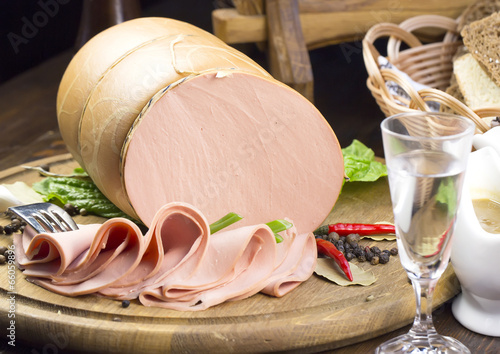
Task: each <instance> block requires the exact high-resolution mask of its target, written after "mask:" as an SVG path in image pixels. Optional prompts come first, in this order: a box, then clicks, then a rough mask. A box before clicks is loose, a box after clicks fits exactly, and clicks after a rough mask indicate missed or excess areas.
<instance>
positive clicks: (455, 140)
mask: <svg viewBox="0 0 500 354" xmlns="http://www.w3.org/2000/svg"><path fill="white" fill-rule="evenodd" d="M381 128H382V138H383V145H384V153H385V159H386V164H387V169H388V174H389V187H390V193H391V200H392V207H393V212H394V220H395V225H396V238H397V244H398V249H399V255H400V261H401V265H402V266H403V268H404V269H405V270H406V272H407V274H408V277H409V278H410V280H411V282H412V284H413V288H414V290H415V296H416V302H417V306H416V315H415V319H414V322H413V326H412V328H411V329H410V331H409V332H408V333H407V334H404V335H401V336H398V337H396V338H393V339H391V340H389V341H387V342H385V343H383V344H381V345H380V346H379V347H378V348H377V350H376V353H470V351H469V350H468V349H467V347H465V346H464V345H463V344H462V343H460V342H459V341H457V340H456V339H453V338H450V337H445V336H441V335H439V334H438V333H437V332H436V330H435V328H434V324H433V322H432V294H433V291H434V289H435V286H436V283H437V282H438V280H439V277H440V276H441V275H442V274H443V272H444V270H445V269H446V267H447V265H448V261H449V258H450V252H451V239H452V235H453V230H454V226H455V219H456V213H457V209H458V205H459V201H460V195H461V190H462V184H463V177H464V174H465V168H466V164H467V159H468V156H469V153H470V152H471V148H472V136H473V134H474V130H475V125H474V123H473V122H472V121H471V120H469V119H467V118H464V117H460V116H456V115H452V114H446V113H428V112H411V113H401V114H397V115H394V116H392V117H389V118H386V119H385V120H384V121H383V122H382V124H381Z"/></svg>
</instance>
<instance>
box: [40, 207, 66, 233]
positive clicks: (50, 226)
mask: <svg viewBox="0 0 500 354" xmlns="http://www.w3.org/2000/svg"><path fill="white" fill-rule="evenodd" d="M47 216H48V215H47V213H46V212H44V211H43V210H38V211H36V212H33V218H34V219H35V220H36V221H37V222H38V223H39V224H40V225H41V226H42V227H43V228H44V229H45V231H48V232H60V231H61V230H58V229H57V227H56V226H57V224H56V223H54V222H51V218H50V216H49V217H48V218H47Z"/></svg>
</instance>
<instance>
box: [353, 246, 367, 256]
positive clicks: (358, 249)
mask: <svg viewBox="0 0 500 354" xmlns="http://www.w3.org/2000/svg"><path fill="white" fill-rule="evenodd" d="M354 254H355V255H356V257H358V258H359V257H365V250H364V249H362V248H361V247H356V248H355V249H354Z"/></svg>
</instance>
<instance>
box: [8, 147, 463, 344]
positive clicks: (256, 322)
mask: <svg viewBox="0 0 500 354" xmlns="http://www.w3.org/2000/svg"><path fill="white" fill-rule="evenodd" d="M45 163H49V164H50V165H51V172H61V173H70V172H71V171H72V170H73V168H74V167H76V166H77V165H76V163H75V162H74V161H73V160H72V159H71V157H70V156H69V155H61V156H56V157H55V158H49V159H44V160H40V161H36V162H33V163H31V164H30V165H31V166H39V165H41V164H45ZM326 173H327V172H326ZM41 178H42V177H40V176H39V174H38V173H37V172H35V171H32V170H25V169H23V168H21V167H15V168H12V169H9V170H6V171H3V172H0V183H12V182H15V181H24V182H26V183H28V184H29V185H30V184H31V183H32V182H34V181H37V180H40V179H41ZM304 197H305V198H306V197H307V196H304ZM103 220H104V219H100V218H97V217H82V216H78V217H77V222H78V223H91V222H102V221H103ZM392 220H393V216H392V209H391V204H390V197H389V190H388V183H387V179H386V178H383V179H380V180H379V181H377V182H373V183H361V182H359V183H348V184H346V185H345V187H344V189H343V191H342V194H341V196H340V198H339V200H338V202H337V204H336V205H335V208H334V209H333V211H332V212H331V214H330V216H329V217H328V219H327V220H326V222H328V223H331V222H360V223H374V222H379V221H392ZM0 222H1V223H2V224H7V223H8V220H7V219H5V218H4V219H2V220H0ZM0 240H1V242H0V244H1V245H8V244H10V243H11V240H12V237H11V236H3V235H2V236H0ZM362 242H365V243H367V244H368V243H369V242H370V241H362ZM371 242H372V243H376V244H377V246H379V247H380V248H381V249H390V248H392V247H394V246H395V242H393V241H382V242H374V241H371ZM358 265H360V266H361V267H362V268H364V269H370V270H372V271H373V272H374V274H375V275H376V277H377V281H376V282H375V283H374V284H373V285H371V286H367V287H363V286H358V285H356V286H349V287H340V286H337V285H335V284H333V283H331V282H329V281H327V280H325V279H323V278H321V277H319V276H317V275H313V276H312V277H311V278H310V279H309V280H307V281H306V282H305V283H303V284H302V285H300V286H299V287H298V288H297V289H295V290H294V291H292V292H291V293H289V294H288V295H286V296H284V297H283V298H273V297H270V296H266V295H262V294H257V295H255V296H252V297H251V298H248V299H245V300H241V301H236V302H227V303H224V304H221V305H218V306H215V307H213V308H210V309H208V310H205V311H201V312H178V311H173V310H165V309H158V308H148V307H144V306H142V305H141V304H139V303H138V302H135V301H132V303H131V305H130V307H128V308H122V306H121V302H120V301H114V300H109V299H106V298H102V297H97V296H93V295H87V296H81V297H76V298H71V297H64V296H60V295H57V294H53V293H51V292H49V291H47V290H45V289H42V288H40V287H38V286H36V285H33V284H31V283H29V282H27V281H26V280H25V277H24V275H23V274H22V273H21V272H20V271H17V270H16V272H15V273H14V276H13V277H14V287H13V289H11V288H10V287H9V278H8V277H9V271H8V265H2V266H0V291H1V293H2V296H1V298H0V325H1V327H2V328H6V327H8V326H10V322H9V321H10V318H9V317H8V315H9V311H11V313H12V312H15V335H16V340H17V341H22V342H24V343H33V344H34V345H37V346H40V345H45V346H47V345H50V348H51V349H54V348H56V349H61V350H70V351H76V350H78V351H84V352H110V353H115V352H116V353H126V352H130V353H134V352H162V353H166V352H195V353H196V352H203V353H206V352H215V353H220V352H238V353H247V352H253V353H255V352H272V351H285V350H286V351H292V352H293V351H296V352H301V353H304V352H318V351H322V350H328V349H333V348H338V347H341V346H345V345H348V344H352V343H357V342H360V341H363V340H366V339H369V338H373V337H375V336H379V335H381V334H384V333H387V332H389V331H392V330H395V329H397V328H400V327H403V326H404V325H407V324H409V323H411V322H412V320H413V317H414V313H415V300H414V294H413V290H412V287H411V285H410V283H409V282H408V280H407V277H406V273H405V272H404V271H403V269H402V268H401V265H400V263H399V258H398V257H397V256H396V257H391V260H390V262H389V263H388V264H385V265H377V266H371V265H370V264H368V263H366V262H365V263H358ZM459 290H460V286H459V283H458V280H457V278H456V277H455V274H454V273H453V270H452V269H451V266H450V267H448V269H447V271H446V272H445V274H444V275H443V276H442V278H441V280H440V281H439V283H438V287H437V289H436V293H435V296H434V305H435V306H436V307H437V306H439V305H440V304H442V303H443V302H445V301H447V300H449V299H450V298H452V297H453V296H454V295H456V294H457V293H458V292H459ZM12 304H13V305H15V309H14V308H13V307H11V305H12ZM28 345H29V344H28Z"/></svg>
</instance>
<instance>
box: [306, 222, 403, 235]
mask: <svg viewBox="0 0 500 354" xmlns="http://www.w3.org/2000/svg"><path fill="white" fill-rule="evenodd" d="M330 232H336V233H338V234H339V235H340V236H347V235H349V234H359V235H360V236H371V235H383V234H394V233H396V228H395V227H394V225H391V224H344V223H338V224H330V225H324V226H320V227H319V228H318V229H317V230H316V231H315V232H314V233H315V234H316V235H327V234H329V233H330Z"/></svg>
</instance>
